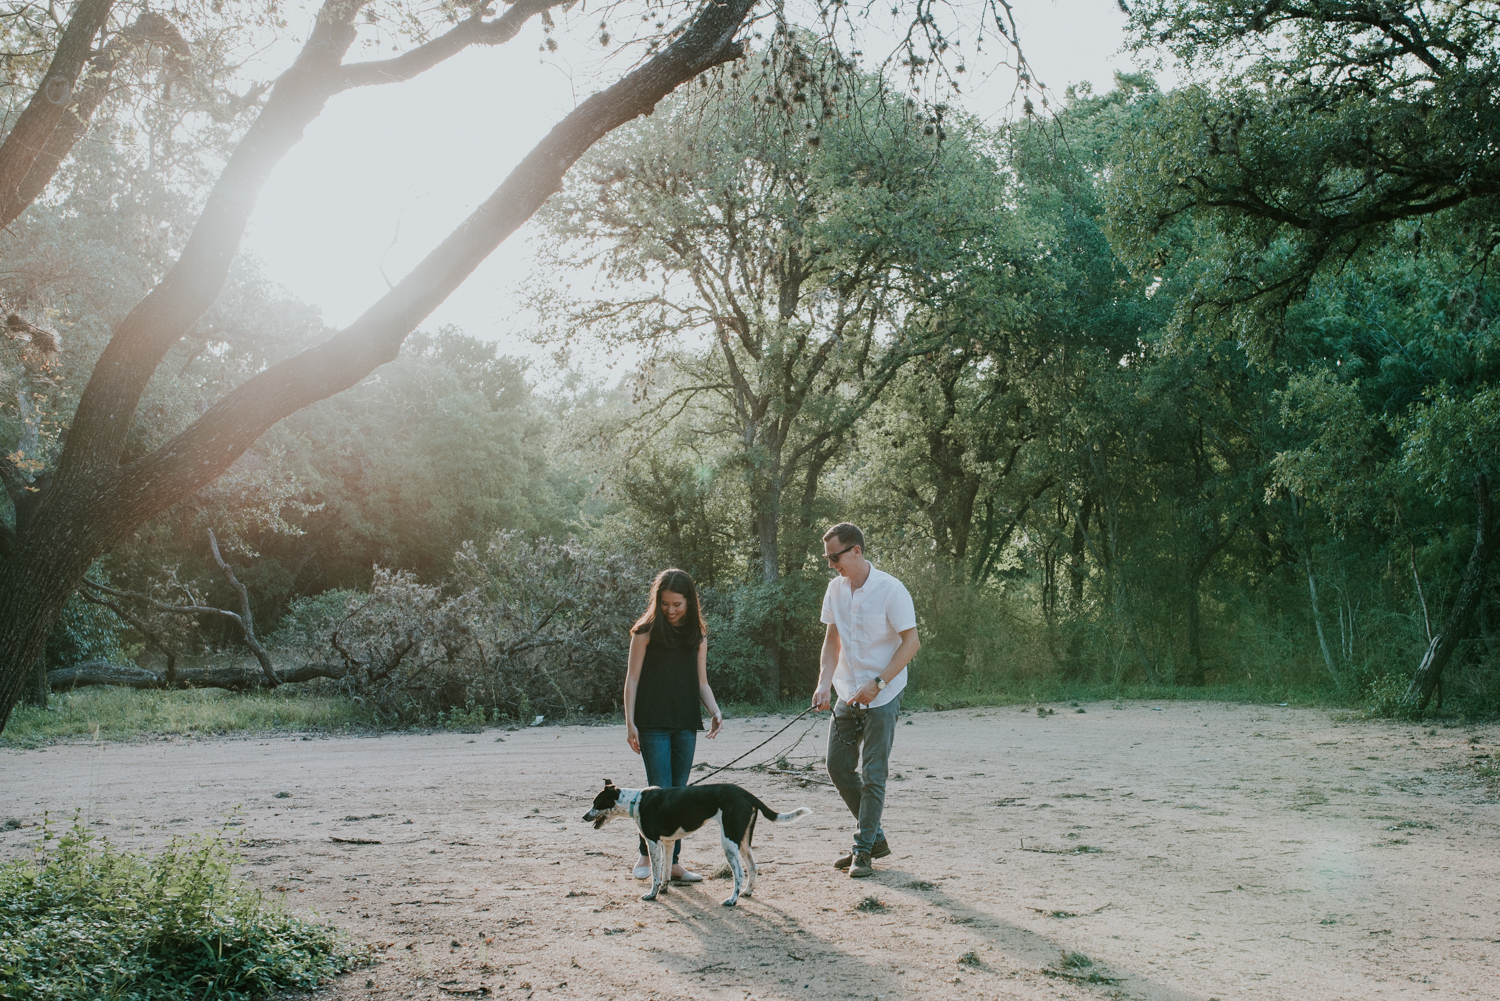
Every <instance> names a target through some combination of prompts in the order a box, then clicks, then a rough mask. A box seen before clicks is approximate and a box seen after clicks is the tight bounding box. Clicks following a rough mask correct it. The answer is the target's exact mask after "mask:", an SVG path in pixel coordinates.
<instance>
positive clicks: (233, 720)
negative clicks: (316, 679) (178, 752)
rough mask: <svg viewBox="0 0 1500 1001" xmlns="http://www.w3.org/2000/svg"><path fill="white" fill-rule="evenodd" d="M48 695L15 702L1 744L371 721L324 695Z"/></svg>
mask: <svg viewBox="0 0 1500 1001" xmlns="http://www.w3.org/2000/svg"><path fill="white" fill-rule="evenodd" d="M48 703H49V704H48V706H47V708H46V709H35V708H31V707H28V706H17V707H16V709H15V711H14V712H12V713H11V716H10V720H9V721H8V722H7V723H6V724H5V732H4V733H0V745H10V746H19V747H35V746H37V745H39V744H46V743H51V742H54V741H59V740H69V739H77V738H96V739H99V740H128V739H131V738H133V737H143V736H148V735H162V734H183V735H189V734H190V735H208V734H218V733H235V732H244V731H267V730H272V731H274V730H291V731H307V730H352V729H364V728H367V727H373V726H374V725H375V723H376V721H375V718H374V716H373V714H372V713H370V712H369V711H368V710H367V709H365V708H364V707H362V706H360V705H358V704H356V703H354V702H352V701H351V700H349V699H346V698H341V697H337V696H328V695H309V694H300V695H297V694H287V695H279V694H275V693H271V692H248V693H245V694H235V693H232V692H225V691H222V690H220V689H191V690H187V691H165V692H163V691H137V690H136V689H133V688H109V687H98V688H83V689H79V690H78V691H74V692H64V693H62V694H58V695H53V696H52V697H51V698H50V699H49V700H48Z"/></svg>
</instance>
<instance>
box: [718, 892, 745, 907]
mask: <svg viewBox="0 0 1500 1001" xmlns="http://www.w3.org/2000/svg"><path fill="white" fill-rule="evenodd" d="M741 896H743V894H741ZM734 899H735V898H733V897H730V898H729V899H728V900H721V901H720V903H721V904H723V905H724V906H725V907H733V906H734Z"/></svg>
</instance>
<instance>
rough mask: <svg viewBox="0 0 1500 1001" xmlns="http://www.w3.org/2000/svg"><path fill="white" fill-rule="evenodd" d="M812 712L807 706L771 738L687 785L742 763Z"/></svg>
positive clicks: (695, 783)
mask: <svg viewBox="0 0 1500 1001" xmlns="http://www.w3.org/2000/svg"><path fill="white" fill-rule="evenodd" d="M812 711H813V707H812V706H808V707H807V708H806V709H804V710H802V711H801V712H800V713H798V714H797V715H795V716H793V717H792V721H791V723H788V724H787V725H786V726H784V727H782V728H781V729H780V730H777V731H776V732H775V733H773V734H771V736H769V737H767V738H766V739H765V740H763V741H761V742H760V743H759V744H756V745H755V746H754V747H752V748H750V750H748V751H746V752H745V753H744V754H741V755H740V756H739V757H738V758H735V759H734V761H731V762H730V763H729V764H727V765H722V766H720V767H718V768H715V769H714V770H713V771H711V772H708V773H707V774H705V775H700V776H698V777H697V778H695V779H693V781H691V782H689V783H688V785H690V786H695V785H697V784H698V783H699V782H702V781H703V780H704V779H707V778H712V777H713V776H715V775H717V774H719V773H720V772H722V771H724V769H726V768H729V767H731V766H732V765H734V764H735V763H736V762H740V761H744V760H745V759H746V758H748V757H750V755H752V754H754V753H755V752H756V751H758V750H760V749H761V748H762V747H765V746H766V745H767V744H769V743H770V742H771V741H773V740H775V739H776V738H777V737H780V736H781V735H782V734H783V733H786V732H787V731H788V730H790V729H791V728H792V723H795V722H797V721H798V720H799V719H801V718H802V717H804V716H806V715H807V714H808V713H810V712H812Z"/></svg>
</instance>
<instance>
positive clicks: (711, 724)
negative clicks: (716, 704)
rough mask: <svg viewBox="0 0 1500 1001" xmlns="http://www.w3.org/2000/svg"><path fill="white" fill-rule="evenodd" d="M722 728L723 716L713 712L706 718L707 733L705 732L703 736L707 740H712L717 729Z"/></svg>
mask: <svg viewBox="0 0 1500 1001" xmlns="http://www.w3.org/2000/svg"><path fill="white" fill-rule="evenodd" d="M723 728H724V717H723V716H720V715H719V714H718V713H714V714H713V715H712V716H710V717H709V719H708V733H707V734H705V738H706V739H708V740H713V739H714V738H715V737H717V736H718V735H719V731H720V730H722V729H723Z"/></svg>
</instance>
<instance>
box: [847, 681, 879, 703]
mask: <svg viewBox="0 0 1500 1001" xmlns="http://www.w3.org/2000/svg"><path fill="white" fill-rule="evenodd" d="M878 695H880V686H879V685H877V684H875V682H873V681H867V682H865V683H864V684H863V685H860V686H859V691H857V692H855V693H854V697H853V698H851V699H850V700H849V701H850V702H858V703H859V704H860V705H862V706H867V705H869V704H870V703H871V702H874V701H875V699H876V697H877V696H878Z"/></svg>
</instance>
